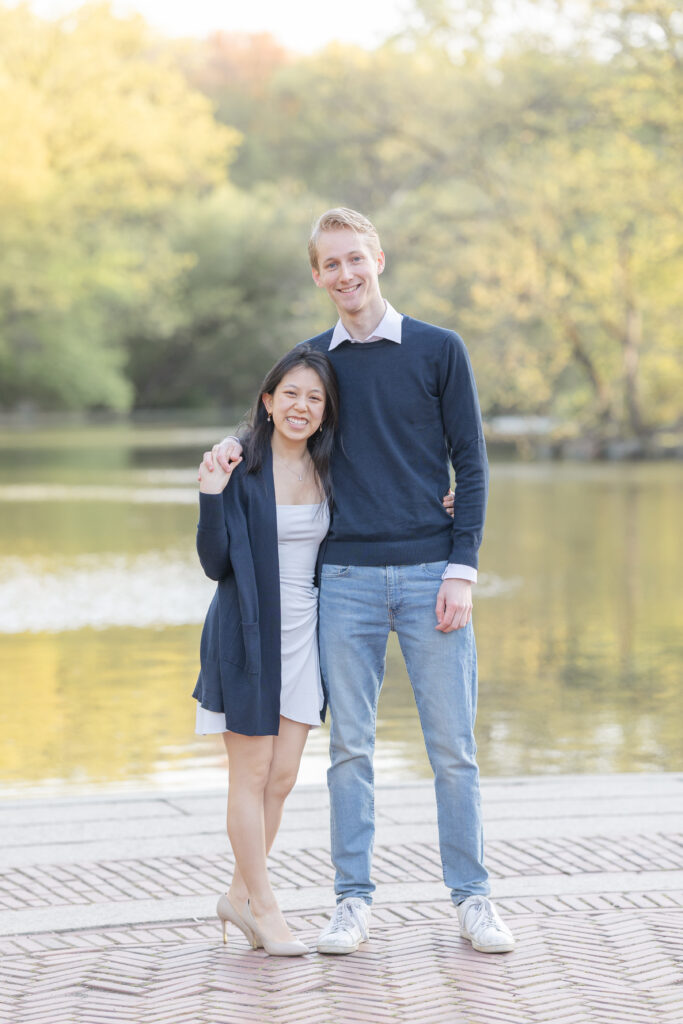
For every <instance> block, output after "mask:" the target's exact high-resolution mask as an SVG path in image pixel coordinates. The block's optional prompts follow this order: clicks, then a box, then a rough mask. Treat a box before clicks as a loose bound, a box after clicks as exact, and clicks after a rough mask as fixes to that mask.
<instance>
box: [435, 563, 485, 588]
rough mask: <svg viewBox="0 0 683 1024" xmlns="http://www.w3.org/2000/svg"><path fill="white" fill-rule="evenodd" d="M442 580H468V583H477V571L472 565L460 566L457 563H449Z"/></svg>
mask: <svg viewBox="0 0 683 1024" xmlns="http://www.w3.org/2000/svg"><path fill="white" fill-rule="evenodd" d="M441 579H442V580H467V581H468V583H476V582H477V570H476V569H473V568H472V566H471V565H458V563H457V562H449V563H448V565H447V566H446V568H445V569H444V571H443V575H442V576H441Z"/></svg>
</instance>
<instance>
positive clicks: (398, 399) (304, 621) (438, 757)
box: [194, 208, 514, 956]
mask: <svg viewBox="0 0 683 1024" xmlns="http://www.w3.org/2000/svg"><path fill="white" fill-rule="evenodd" d="M309 256H310V262H311V267H312V273H313V280H314V281H315V283H316V285H318V287H320V288H324V289H325V290H326V291H327V293H328V295H329V296H330V298H331V299H332V302H333V303H334V305H335V307H336V310H337V313H338V315H339V319H338V321H337V323H336V325H335V327H334V328H333V329H331V330H328V331H325V332H324V333H323V334H321V335H318V336H317V337H315V338H312V339H310V340H309V341H308V342H307V343H306V344H305V345H301V346H298V347H297V348H295V349H294V350H293V351H292V352H290V353H289V354H288V355H286V356H285V357H284V358H283V359H282V360H280V362H279V363H278V364H277V366H276V367H274V368H273V370H272V371H271V372H270V374H268V376H267V377H266V379H265V381H264V382H263V385H262V387H261V389H260V392H259V396H258V398H257V402H256V404H255V406H254V410H253V411H252V416H251V421H250V428H249V430H248V432H247V433H246V434H245V436H243V437H242V439H241V441H238V440H237V439H236V438H227V439H226V440H225V441H223V442H222V443H221V444H220V445H216V446H214V448H213V450H212V452H207V453H205V455H204V460H203V462H202V464H201V466H200V470H199V480H200V519H199V527H198V533H197V547H198V551H199V556H200V559H201V562H202V565H203V567H204V569H205V571H206V572H207V574H208V575H209V576H210V577H211V578H213V579H216V580H218V589H217V593H216V596H215V597H214V601H213V603H212V605H211V607H210V609H209V612H208V614H207V620H206V623H205V626H204V631H203V634H202V644H201V671H200V675H199V679H198V682H197V686H196V688H195V691H194V696H195V698H196V699H197V701H198V706H197V731H198V732H200V733H207V732H221V733H222V734H223V738H224V741H225V745H226V749H227V752H228V762H229V794H228V834H229V837H230V842H231V844H232V847H233V851H234V854H235V862H236V870H235V874H234V876H233V881H232V885H231V887H230V890H229V892H228V893H227V894H225V895H223V896H221V898H220V899H219V902H218V915H219V917H220V918H221V919H222V921H223V929H224V931H223V934H224V938H225V924H226V921H230V922H232V923H233V924H234V925H235V926H236V927H237V928H239V929H240V930H241V931H242V932H243V933H244V934H245V935H246V937H247V939H248V940H249V941H250V942H251V944H252V945H253V946H254V947H258V946H263V947H264V948H265V949H266V951H267V952H269V953H271V954H273V955H285V956H288V955H289V956H292V955H298V954H300V953H305V952H307V951H308V950H307V948H306V946H304V944H303V943H301V942H298V941H297V940H296V939H295V938H294V937H293V936H292V934H291V932H290V931H289V928H288V926H287V924H286V921H285V920H284V917H283V916H282V914H281V912H280V910H279V907H278V905H277V901H276V899H275V895H274V893H273V891H272V889H271V886H270V882H269V879H268V873H267V869H266V857H267V853H268V850H269V849H270V847H271V845H272V843H273V840H274V838H275V835H276V833H277V829H278V827H279V824H280V819H281V816H282V809H283V805H284V801H285V799H286V797H287V794H288V793H289V792H290V790H291V788H292V786H293V785H294V782H295V779H296V774H297V770H298V766H299V761H300V758H301V754H302V752H303V748H304V744H305V741H306V737H307V734H308V730H309V728H310V727H311V726H314V725H316V724H318V722H319V716H318V712H320V713H321V716H322V715H324V712H325V704H326V702H329V708H330V713H331V729H330V761H331V764H330V768H329V771H328V785H329V791H330V808H331V851H332V861H333V863H334V866H335V869H336V875H335V892H336V895H337V907H336V910H335V912H334V913H333V915H332V918H331V920H330V922H329V924H328V925H327V926H326V928H325V929H324V930H323V932H322V934H321V935H320V938H319V940H318V944H317V948H318V951H319V952H321V953H337V954H344V953H352V952H354V951H355V950H356V949H358V947H359V945H360V944H361V943H362V942H364V941H365V940H366V939H367V938H368V937H369V935H370V917H371V902H372V893H373V891H374V888H375V887H374V885H373V883H372V881H371V877H370V872H371V859H372V848H373V841H374V794H373V783H374V779H373V750H374V741H375V719H376V711H377V701H378V698H379V692H380V689H381V686H382V680H383V676H384V665H385V653H386V644H387V638H388V634H389V630H391V629H394V630H395V631H396V632H397V634H398V638H399V642H400V645H401V649H402V652H403V656H404V658H405V662H406V666H407V669H408V674H409V676H410V680H411V683H412V687H413V691H414V694H415V700H416V702H417V707H418V711H419V715H420V722H421V725H422V731H423V734H424V739H425V744H426V747H427V753H428V755H429V759H430V763H431V766H432V769H433V771H434V775H435V789H436V803H437V813H438V827H439V840H440V850H441V860H442V865H443V875H444V881H445V883H446V885H447V886H448V888H449V889H450V890H451V897H452V900H453V903H454V904H455V906H456V908H457V911H456V912H457V917H458V922H459V927H460V934H461V935H462V936H463V937H464V938H466V939H468V940H470V941H471V943H472V945H473V946H474V948H475V949H477V950H480V951H481V952H486V953H502V952H508V951H510V950H512V949H513V948H514V939H513V936H512V934H511V932H510V930H509V929H508V927H507V926H506V925H505V924H504V923H503V922H502V921H501V920H500V918H499V916H498V914H497V912H496V910H495V908H494V906H493V904H492V903H491V902H490V901H489V900H488V898H487V895H488V893H489V885H488V875H487V872H486V869H485V867H484V864H483V834H482V826H481V812H480V798H479V772H478V768H477V763H476V759H475V753H476V746H475V742H474V719H475V713H476V701H477V662H476V650H475V644H474V634H473V630H472V623H471V610H472V598H471V586H472V583H474V582H476V578H477V551H478V548H479V545H480V543H481V536H482V530H483V525H484V513H485V506H486V494H487V481H488V467H487V461H486V449H485V445H484V438H483V434H482V426H481V415H480V411H479V403H478V399H477V393H476V387H475V383H474V378H473V375H472V370H471V367H470V363H469V359H468V356H467V352H466V349H465V347H464V345H463V343H462V340H461V339H460V338H459V337H458V335H457V334H454V333H453V332H452V331H448V330H446V329H444V328H439V327H435V326H432V325H430V324H426V323H422V322H421V321H418V320H414V319H413V318H412V317H409V316H402V315H401V314H399V313H397V312H396V310H394V309H393V308H392V307H391V306H390V305H389V304H388V303H387V302H385V300H384V299H383V298H382V295H381V292H380V287H379V277H380V275H381V273H382V271H383V270H384V264H385V259H384V253H383V252H382V249H381V246H380V241H379V237H378V235H377V232H376V230H375V228H374V227H373V225H372V224H371V223H370V221H368V220H367V218H365V217H364V216H362V215H361V214H359V213H357V212H356V211H354V210H349V209H345V208H338V209H333V210H329V211H328V212H327V213H324V214H323V215H322V216H321V217H320V218H319V219H318V221H317V223H316V224H315V226H314V229H313V232H312V234H311V238H310V241H309ZM449 461H450V463H451V464H452V465H453V468H454V470H455V477H456V494H455V499H454V502H453V509H452V513H451V515H452V518H451V515H449V512H448V508H447V507H444V506H448V504H449V501H448V498H446V499H444V501H443V502H442V500H441V495H443V494H444V493H445V492H446V491H447V490H448V486H449ZM330 514H331V521H330ZM278 567H279V568H278ZM278 575H279V586H278ZM316 582H317V583H318V584H319V601H317V602H316V598H317V595H316V588H315V585H314V584H315V583H316ZM316 603H317V605H318V607H317V608H316ZM316 612H317V613H318V616H319V621H318V639H319V651H320V656H319V658H320V664H318V645H317V644H316V641H315V635H316ZM320 670H322V679H323V681H324V693H323V688H322V686H321V682H320Z"/></svg>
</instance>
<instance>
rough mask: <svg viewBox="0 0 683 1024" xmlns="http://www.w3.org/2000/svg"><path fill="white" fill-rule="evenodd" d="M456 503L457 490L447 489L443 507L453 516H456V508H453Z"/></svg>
mask: <svg viewBox="0 0 683 1024" xmlns="http://www.w3.org/2000/svg"><path fill="white" fill-rule="evenodd" d="M454 505H455V491H450V490H448V491H446V493H445V494H444V496H443V507H444V508H445V509H446V511H447V512H448V514H449V516H452V517H453V516H455V511H454V508H453V506H454Z"/></svg>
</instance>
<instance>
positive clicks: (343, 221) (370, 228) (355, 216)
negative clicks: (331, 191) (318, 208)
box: [308, 206, 382, 270]
mask: <svg viewBox="0 0 683 1024" xmlns="http://www.w3.org/2000/svg"><path fill="white" fill-rule="evenodd" d="M339 228H348V229H349V230H350V231H356V232H357V233H358V234H359V235H366V236H367V239H368V243H369V245H370V247H371V249H372V250H373V252H374V253H375V255H379V253H380V252H381V249H382V246H381V245H380V243H379V235H378V234H377V229H376V227H375V226H374V224H372V223H371V222H370V221H369V220H368V218H367V217H364V216H363V214H362V213H358V211H357V210H350V209H349V208H348V207H347V206H335V207H334V208H333V209H331V210H327V211H326V212H325V213H323V214H321V216H320V217H318V219H317V221H316V222H315V224H314V225H313V230H312V231H311V237H310V238H309V240H308V258H309V260H310V261H311V266H312V267H313V269H314V270H318V269H319V267H318V242H319V240H320V236H321V234H322V233H323V231H337V230H338V229H339Z"/></svg>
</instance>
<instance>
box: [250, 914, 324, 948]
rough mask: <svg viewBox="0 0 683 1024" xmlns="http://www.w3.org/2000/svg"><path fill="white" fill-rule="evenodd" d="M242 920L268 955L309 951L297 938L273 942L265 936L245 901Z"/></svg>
mask: <svg viewBox="0 0 683 1024" xmlns="http://www.w3.org/2000/svg"><path fill="white" fill-rule="evenodd" d="M244 921H245V923H246V924H247V925H248V926H249V927H250V928H251V930H252V932H253V933H254V935H255V937H256V940H257V941H258V943H259V944H260V945H261V946H263V948H264V949H265V951H266V953H269V954H270V956H302V955H303V954H304V953H310V952H311V951H310V949H309V948H308V946H305V945H304V944H303V942H299V940H298V939H294V941H293V942H275V941H274V940H272V939H269V938H267V937H266V936H265V935H264V934H263V932H261V931H260V930H259V926H258V925H257V923H256V921H255V920H254V915H253V914H252V912H251V907H250V906H249V903H247V909H246V910H245V911H244Z"/></svg>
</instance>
